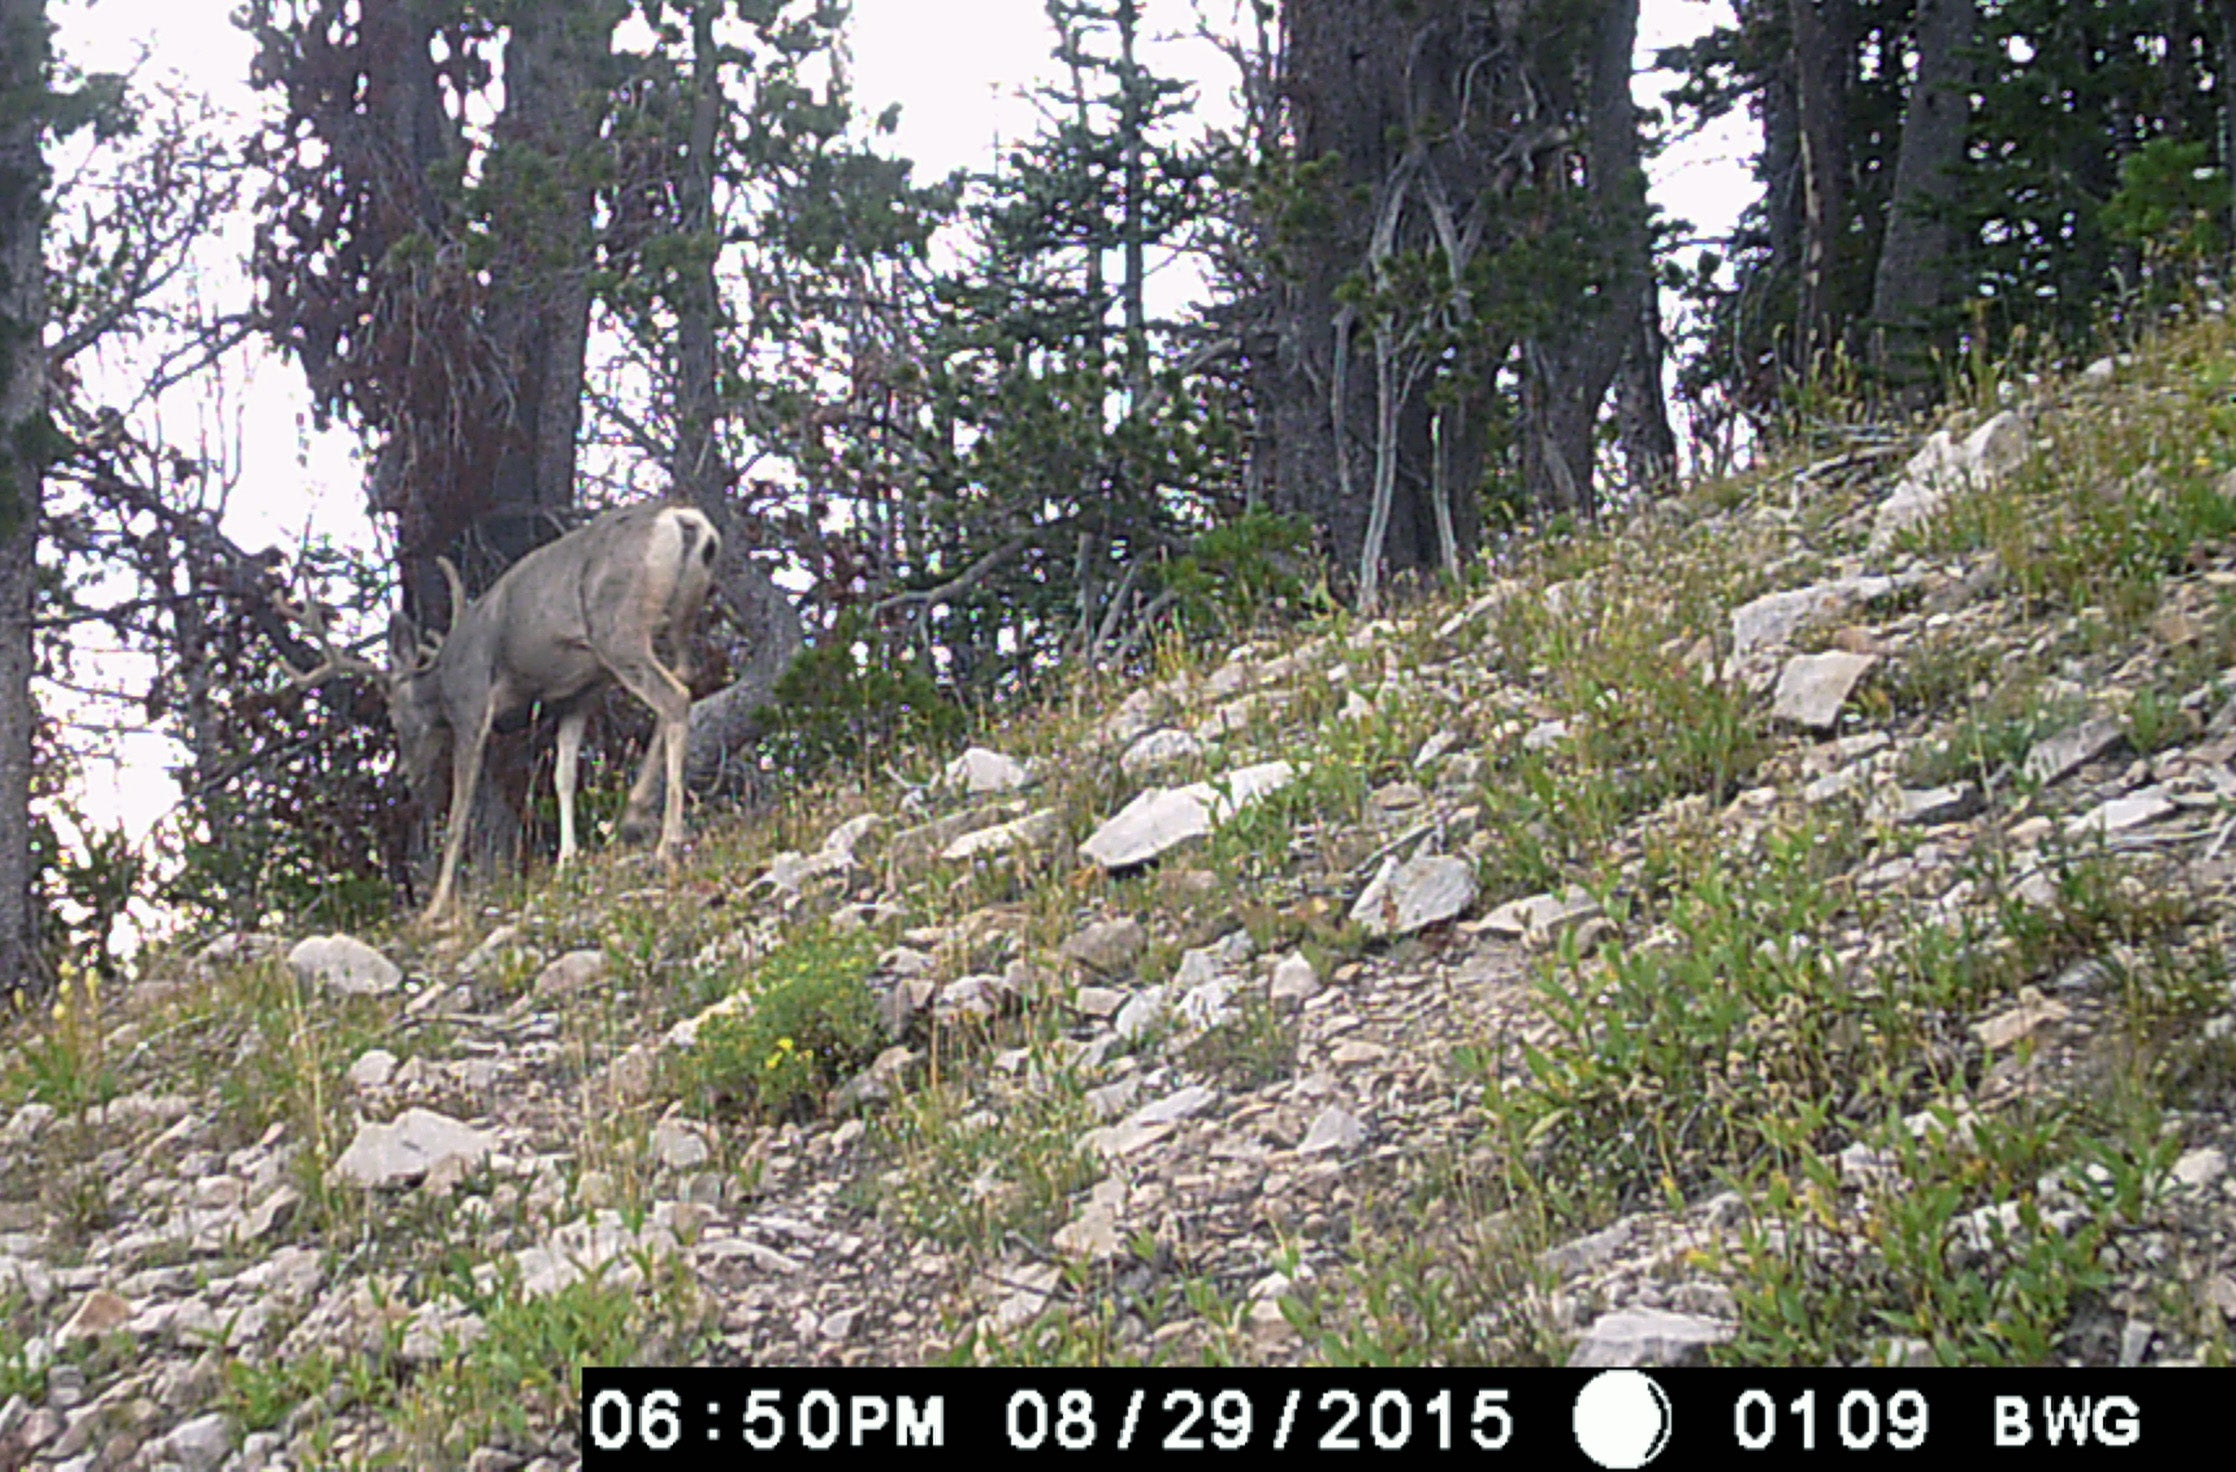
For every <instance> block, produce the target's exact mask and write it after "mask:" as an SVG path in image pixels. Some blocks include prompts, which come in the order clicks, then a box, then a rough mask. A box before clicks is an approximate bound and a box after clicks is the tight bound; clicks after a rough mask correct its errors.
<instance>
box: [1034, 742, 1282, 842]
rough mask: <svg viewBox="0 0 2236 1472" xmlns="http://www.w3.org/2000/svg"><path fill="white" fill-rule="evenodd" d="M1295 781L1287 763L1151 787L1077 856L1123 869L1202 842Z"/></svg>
mask: <svg viewBox="0 0 2236 1472" xmlns="http://www.w3.org/2000/svg"><path fill="white" fill-rule="evenodd" d="M1296 778H1297V770H1296V768H1294V767H1292V766H1290V765H1289V764H1288V763H1287V762H1262V763H1260V764H1258V765H1257V766H1252V767H1241V768H1238V769H1236V770H1235V771H1232V772H1229V773H1228V774H1227V775H1226V776H1224V777H1222V778H1219V779H1217V780H1215V781H1211V782H1191V783H1189V784H1188V785H1187V786H1185V787H1152V788H1149V789H1147V790H1146V791H1144V792H1142V793H1141V794H1140V795H1139V796H1137V797H1135V798H1134V800H1133V801H1132V802H1129V803H1127V804H1126V805H1125V806H1124V807H1123V808H1121V809H1119V810H1118V812H1117V814H1116V815H1115V816H1113V817H1112V818H1111V819H1110V820H1109V821H1108V822H1106V823H1104V824H1103V825H1102V826H1101V827H1100V828H1097V829H1096V830H1095V832H1094V835H1093V836H1092V837H1090V838H1089V839H1088V840H1087V841H1086V842H1085V843H1083V844H1081V845H1080V846H1079V851H1080V852H1081V853H1082V854H1084V855H1086V856H1087V857H1088V858H1090V859H1093V860H1094V861H1095V862H1096V863H1098V864H1100V865H1102V866H1103V867H1104V868H1105V869H1128V868H1132V867H1133V866H1134V865H1136V864H1145V863H1147V862H1149V861H1150V860H1151V859H1154V858H1157V857H1159V856H1160V855H1162V854H1166V853H1169V852H1171V851H1172V850H1173V849H1175V848H1177V847H1179V846H1180V845H1181V844H1183V843H1186V842H1188V841H1189V840H1191V839H1196V838H1202V837H1204V836H1205V835H1206V834H1208V833H1210V832H1211V830H1212V829H1213V828H1214V827H1216V826H1218V825H1219V824H1221V823H1224V822H1226V821H1227V819H1229V818H1231V817H1233V816H1234V815H1235V814H1236V813H1238V812H1240V811H1241V810H1242V809H1243V808H1245V807H1247V806H1249V805H1250V804H1251V803H1253V802H1256V801H1257V800H1258V799H1259V798H1261V797H1264V796H1265V795H1266V794H1268V793H1270V792H1277V791H1279V790H1280V789H1281V788H1283V787H1286V786H1288V785H1289V784H1290V783H1291V782H1293V781H1295V780H1296Z"/></svg>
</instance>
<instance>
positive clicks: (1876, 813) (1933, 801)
mask: <svg viewBox="0 0 2236 1472" xmlns="http://www.w3.org/2000/svg"><path fill="white" fill-rule="evenodd" d="M1981 806H1982V800H1981V797H1980V789H1979V788H1977V787H1975V786H1973V785H1972V784H1971V783H1969V782H1960V783H1957V784H1955V785H1953V786H1949V787H1929V788H1924V789H1919V790H1912V789H1908V788H1896V789H1894V790H1892V791H1890V792H1888V793H1887V794H1886V795H1885V797H1884V799H1883V800H1882V801H1881V802H1879V803H1877V804H1875V805H1874V806H1873V808H1872V814H1871V815H1872V816H1873V817H1874V818H1877V819H1878V820H1879V821H1880V822H1883V823H1891V824H1894V825H1895V826H1897V827H1902V828H1929V827H1932V826H1933V825H1934V824H1936V823H1959V822H1962V821H1963V820H1964V819H1966V818H1969V817H1971V816H1972V815H1973V814H1974V813H1977V812H1979V811H1980V808H1981Z"/></svg>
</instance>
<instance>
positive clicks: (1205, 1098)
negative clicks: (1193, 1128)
mask: <svg viewBox="0 0 2236 1472" xmlns="http://www.w3.org/2000/svg"><path fill="white" fill-rule="evenodd" d="M1218 1097H1219V1096H1218V1095H1217V1094H1215V1093H1213V1092H1212V1091H1211V1090H1210V1089H1207V1088H1205V1087H1204V1086H1203V1085H1202V1084H1190V1085H1188V1087H1186V1088H1184V1089H1179V1090H1176V1091H1174V1092H1173V1093H1170V1094H1167V1095H1165V1097H1164V1098H1162V1099H1159V1100H1158V1101H1157V1102H1156V1103H1154V1104H1144V1105H1143V1106H1142V1107H1141V1108H1139V1109H1136V1110H1135V1111H1134V1112H1133V1113H1132V1114H1131V1115H1130V1116H1128V1119H1129V1122H1131V1123H1133V1124H1137V1125H1152V1124H1173V1123H1176V1122H1178V1121H1180V1120H1183V1119H1187V1118H1189V1117H1191V1116H1193V1115H1197V1114H1201V1113H1203V1111H1205V1110H1206V1109H1209V1108H1210V1107H1211V1106H1212V1104H1213V1103H1215V1102H1216V1101H1217V1100H1218Z"/></svg>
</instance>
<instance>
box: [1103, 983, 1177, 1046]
mask: <svg viewBox="0 0 2236 1472" xmlns="http://www.w3.org/2000/svg"><path fill="white" fill-rule="evenodd" d="M1169 1013H1172V987H1143V989H1140V991H1136V993H1134V996H1129V998H1127V1000H1125V1007H1120V1009H1118V1016H1116V1018H1111V1029H1114V1031H1116V1034H1118V1036H1120V1038H1125V1040H1129V1042H1131V1040H1134V1038H1138V1036H1143V1034H1145V1031H1149V1029H1152V1027H1156V1025H1160V1022H1163V1020H1165V1018H1167V1016H1169Z"/></svg>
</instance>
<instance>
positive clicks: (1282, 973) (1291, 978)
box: [1269, 955, 1320, 1002]
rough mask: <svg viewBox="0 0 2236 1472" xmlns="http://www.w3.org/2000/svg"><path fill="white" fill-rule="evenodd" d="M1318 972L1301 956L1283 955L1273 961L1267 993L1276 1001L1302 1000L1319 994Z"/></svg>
mask: <svg viewBox="0 0 2236 1472" xmlns="http://www.w3.org/2000/svg"><path fill="white" fill-rule="evenodd" d="M1319 992H1320V974H1319V973H1318V972H1316V971H1314V970H1313V969H1312V963H1311V962H1310V961H1307V960H1306V959H1305V958H1304V957H1302V956H1297V955H1289V956H1283V957H1282V958H1281V959H1280V960H1278V961H1276V962H1274V963H1273V983H1272V986H1271V987H1270V988H1269V995H1271V996H1272V998H1273V1000H1275V1001H1277V1002H1303V1001H1308V1000H1310V999H1311V998H1313V997H1315V996H1317V995H1319Z"/></svg>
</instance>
